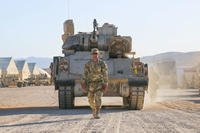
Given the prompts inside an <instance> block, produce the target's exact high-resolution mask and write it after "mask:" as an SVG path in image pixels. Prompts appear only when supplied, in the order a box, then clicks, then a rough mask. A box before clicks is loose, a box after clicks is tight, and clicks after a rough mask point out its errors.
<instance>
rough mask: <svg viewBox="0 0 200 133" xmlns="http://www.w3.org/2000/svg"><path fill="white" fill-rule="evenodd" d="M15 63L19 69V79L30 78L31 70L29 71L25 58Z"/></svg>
mask: <svg viewBox="0 0 200 133" xmlns="http://www.w3.org/2000/svg"><path fill="white" fill-rule="evenodd" d="M15 63H16V66H17V69H18V71H19V79H20V80H24V79H27V78H29V76H30V71H29V67H28V63H27V62H26V61H25V60H16V61H15Z"/></svg>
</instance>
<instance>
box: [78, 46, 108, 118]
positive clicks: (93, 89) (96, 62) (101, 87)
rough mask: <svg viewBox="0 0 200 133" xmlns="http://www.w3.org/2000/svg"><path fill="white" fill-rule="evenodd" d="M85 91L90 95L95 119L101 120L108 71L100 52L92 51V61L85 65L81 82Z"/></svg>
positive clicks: (94, 49)
mask: <svg viewBox="0 0 200 133" xmlns="http://www.w3.org/2000/svg"><path fill="white" fill-rule="evenodd" d="M81 85H82V89H83V91H85V92H87V93H88V102H89V104H90V107H91V109H92V114H93V117H94V118H95V119H99V118H100V117H99V112H100V109H101V97H102V96H103V92H105V91H106V89H107V87H108V69H107V65H106V64H105V62H104V61H102V60H100V59H99V50H98V49H97V48H93V49H92V50H91V60H90V61H88V62H87V63H86V64H85V67H84V73H83V77H82V80H81Z"/></svg>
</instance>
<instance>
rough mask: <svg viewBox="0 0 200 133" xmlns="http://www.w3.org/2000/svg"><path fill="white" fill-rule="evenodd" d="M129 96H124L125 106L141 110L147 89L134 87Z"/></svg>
mask: <svg viewBox="0 0 200 133" xmlns="http://www.w3.org/2000/svg"><path fill="white" fill-rule="evenodd" d="M131 90H132V91H131V94H130V96H129V97H123V106H124V107H126V108H129V109H130V110H141V109H143V105H144V96H145V89H144V88H142V87H139V88H137V87H132V88H131Z"/></svg>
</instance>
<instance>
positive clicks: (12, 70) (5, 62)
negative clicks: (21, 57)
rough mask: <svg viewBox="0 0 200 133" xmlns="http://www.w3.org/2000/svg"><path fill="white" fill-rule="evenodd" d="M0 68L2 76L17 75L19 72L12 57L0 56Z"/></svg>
mask: <svg viewBox="0 0 200 133" xmlns="http://www.w3.org/2000/svg"><path fill="white" fill-rule="evenodd" d="M0 69H1V71H2V72H1V73H2V76H7V77H10V76H19V72H18V69H17V66H16V64H15V61H14V59H13V58H12V57H1V58H0Z"/></svg>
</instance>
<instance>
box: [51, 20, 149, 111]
mask: <svg viewBox="0 0 200 133" xmlns="http://www.w3.org/2000/svg"><path fill="white" fill-rule="evenodd" d="M62 40H63V42H64V44H63V46H62V49H63V50H62V52H63V54H64V56H63V57H61V56H56V57H54V58H53V67H51V68H52V71H53V74H52V75H53V80H54V84H55V89H56V90H58V99H59V108H60V109H70V108H73V107H74V99H75V97H81V96H86V94H84V93H83V91H82V89H81V84H80V81H81V76H82V74H83V70H84V65H85V63H86V62H88V61H89V60H90V51H91V49H92V48H98V49H99V50H100V58H101V59H102V60H104V61H105V62H106V64H107V66H108V74H109V85H108V90H107V91H106V93H105V94H104V96H109V97H111V96H120V97H123V105H124V106H125V107H127V108H129V109H136V110H140V109H142V108H143V103H144V96H145V90H147V88H148V66H147V64H143V63H142V62H140V59H139V58H134V54H135V53H134V52H131V49H132V39H131V37H130V36H120V35H117V27H115V25H113V24H108V23H105V24H103V26H102V27H99V26H98V24H97V21H96V19H94V22H93V31H92V32H79V33H78V34H74V24H73V20H67V21H65V23H64V34H63V35H62Z"/></svg>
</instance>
